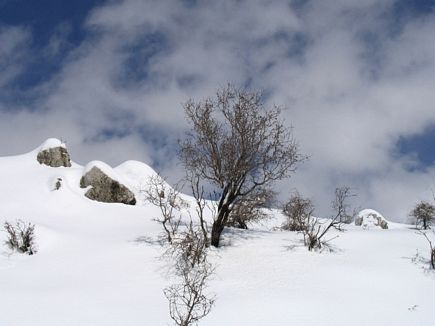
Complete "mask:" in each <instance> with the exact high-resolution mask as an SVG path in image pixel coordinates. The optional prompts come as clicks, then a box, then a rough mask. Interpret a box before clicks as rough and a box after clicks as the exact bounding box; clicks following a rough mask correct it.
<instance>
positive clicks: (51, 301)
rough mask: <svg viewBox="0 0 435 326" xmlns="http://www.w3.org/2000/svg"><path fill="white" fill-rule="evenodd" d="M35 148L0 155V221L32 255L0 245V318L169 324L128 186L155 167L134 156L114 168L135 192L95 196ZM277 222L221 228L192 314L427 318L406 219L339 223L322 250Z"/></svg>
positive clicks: (73, 172)
mask: <svg viewBox="0 0 435 326" xmlns="http://www.w3.org/2000/svg"><path fill="white" fill-rule="evenodd" d="M36 153H37V150H35V151H32V152H30V153H28V154H25V155H21V156H15V157H3V158H0V180H1V182H0V200H1V203H0V222H1V223H3V222H4V221H6V220H8V221H14V220H15V219H22V220H25V221H29V222H32V223H35V224H36V233H37V244H38V252H37V254H36V255H33V256H27V255H21V254H16V253H15V254H10V251H9V250H8V249H7V248H6V247H5V246H1V247H0V252H2V255H0V312H1V313H0V325H5V326H9V325H11V326H21V325H26V326H27V325H32V326H50V325H56V326H57V325H63V326H69V325H77V326H86V325H104V326H109V325H113V326H115V325H116V326H118V325H128V326H130V325H132V326H134V325H152V326H154V325H156V326H160V325H162V326H163V325H168V324H170V319H169V315H168V310H167V308H168V305H167V302H166V299H165V298H164V296H163V293H162V289H163V288H164V287H165V286H166V285H167V284H168V283H170V281H171V280H168V279H167V278H166V274H165V272H166V269H165V263H164V262H163V261H162V260H159V259H158V257H159V255H160V250H161V249H160V248H159V246H158V245H155V244H154V245H153V244H150V243H149V242H145V241H143V239H144V238H151V239H152V238H155V237H156V236H157V235H158V234H159V232H160V229H159V225H158V224H157V223H156V222H154V221H153V218H154V217H155V216H157V213H158V212H157V211H156V209H155V208H153V207H151V206H148V205H146V204H145V203H144V202H143V200H141V193H140V190H141V189H142V188H143V186H144V184H146V180H147V177H148V176H150V175H153V174H154V173H155V172H154V171H153V170H152V169H151V168H150V167H148V166H147V165H145V164H143V163H140V162H134V161H128V162H126V163H124V164H121V165H120V166H118V167H116V168H114V169H113V171H114V172H115V173H116V174H117V176H118V177H119V178H122V180H125V182H127V183H128V185H129V186H130V187H131V189H132V191H133V192H134V193H135V196H136V198H138V199H139V200H138V204H137V205H136V206H129V205H123V204H105V203H99V202H95V201H92V200H89V199H87V198H86V197H85V196H84V195H83V194H84V191H85V189H80V187H79V180H80V177H81V175H82V174H83V170H84V168H83V167H82V166H80V165H78V164H74V163H73V164H72V167H71V168H63V167H61V168H51V167H47V166H44V165H40V164H39V163H38V162H37V161H36ZM58 178H61V179H62V186H61V188H60V189H59V190H57V191H56V190H54V188H55V187H54V185H55V182H56V180H57V179H58ZM278 224H279V222H276V223H275V224H274V223H273V221H269V222H268V223H267V226H261V225H259V226H257V227H255V226H254V227H253V229H252V230H248V231H240V230H229V231H228V232H226V233H225V239H224V241H223V243H225V244H226V246H225V247H222V248H220V249H214V250H213V251H212V256H213V257H212V258H213V261H214V262H215V263H216V265H217V270H216V275H215V277H214V279H213V281H212V282H211V288H210V290H211V291H212V292H214V293H215V294H216V297H217V301H216V305H215V307H214V308H213V310H212V312H211V313H210V315H209V316H207V317H206V318H205V319H204V320H203V322H202V325H210V326H214V325H228V326H230V325H234V326H243V325H250V326H253V325H262V326H263V325H434V324H435V303H434V296H435V274H434V273H432V272H428V271H427V270H425V269H424V268H422V267H423V266H424V265H422V264H421V263H418V260H417V261H415V259H413V258H414V257H415V255H416V252H417V250H418V252H419V253H420V255H426V252H427V244H426V242H425V240H424V238H422V237H421V236H419V235H417V234H416V233H415V232H414V230H411V229H409V228H408V227H407V226H405V225H397V224H394V225H393V226H392V227H391V228H390V229H388V230H378V229H369V230H364V229H362V228H360V227H357V226H348V230H347V231H346V232H344V233H341V234H340V236H339V238H337V239H335V240H334V241H333V242H332V244H333V249H334V251H333V252H323V253H312V252H308V251H307V250H306V249H305V248H304V247H302V244H301V235H300V234H297V233H291V232H282V231H271V230H272V228H273V226H277V225H278ZM5 238H6V234H5V233H4V232H1V233H0V240H1V241H2V242H3V240H4V239H5Z"/></svg>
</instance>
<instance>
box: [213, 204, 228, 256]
mask: <svg viewBox="0 0 435 326" xmlns="http://www.w3.org/2000/svg"><path fill="white" fill-rule="evenodd" d="M229 214H230V210H229V209H228V207H227V206H223V207H222V208H221V210H220V211H218V215H217V218H216V220H215V221H214V222H213V226H212V228H211V245H212V246H213V247H216V248H217V247H219V242H220V239H221V234H222V231H223V230H224V227H225V222H226V221H227V219H228V215H229Z"/></svg>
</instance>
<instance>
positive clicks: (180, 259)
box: [163, 223, 215, 326]
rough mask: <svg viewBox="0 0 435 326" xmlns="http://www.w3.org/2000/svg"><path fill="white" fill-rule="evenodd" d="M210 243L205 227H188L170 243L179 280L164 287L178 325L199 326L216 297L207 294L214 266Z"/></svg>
mask: <svg viewBox="0 0 435 326" xmlns="http://www.w3.org/2000/svg"><path fill="white" fill-rule="evenodd" d="M207 250H208V248H207V244H206V240H205V239H204V237H203V233H202V230H200V229H197V228H195V227H194V226H193V224H192V223H190V225H189V227H188V228H187V229H186V230H185V231H184V232H182V233H179V234H177V237H176V238H174V240H173V241H172V243H171V246H170V249H169V253H170V255H171V256H172V257H173V258H174V262H175V263H174V270H175V273H174V274H175V276H177V277H178V282H177V283H175V284H172V285H170V286H169V287H167V288H165V289H164V290H163V292H164V294H165V296H166V298H167V299H168V301H169V313H170V316H171V318H172V320H173V321H174V323H175V325H178V326H189V325H196V324H197V323H198V322H199V320H200V319H202V318H203V317H205V316H206V315H207V314H208V313H209V312H210V310H211V308H212V306H213V304H214V301H215V298H214V296H213V295H210V294H208V293H207V285H208V280H209V278H210V277H211V276H212V275H213V273H214V267H213V265H212V264H211V263H209V262H208V259H207V253H208V252H207Z"/></svg>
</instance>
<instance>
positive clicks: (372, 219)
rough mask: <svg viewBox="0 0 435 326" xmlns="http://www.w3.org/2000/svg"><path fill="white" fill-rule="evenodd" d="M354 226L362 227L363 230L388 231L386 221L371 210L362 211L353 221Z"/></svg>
mask: <svg viewBox="0 0 435 326" xmlns="http://www.w3.org/2000/svg"><path fill="white" fill-rule="evenodd" d="M355 225H358V226H362V227H363V228H364V229H371V228H380V229H388V221H387V220H386V219H385V218H384V217H383V216H382V215H381V214H380V213H379V212H377V211H375V210H373V209H364V210H362V211H361V212H359V213H358V217H357V218H356V219H355Z"/></svg>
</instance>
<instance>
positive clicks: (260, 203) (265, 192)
mask: <svg viewBox="0 0 435 326" xmlns="http://www.w3.org/2000/svg"><path fill="white" fill-rule="evenodd" d="M275 197H276V193H275V192H274V191H272V190H270V189H257V190H256V191H253V192H251V193H250V194H248V195H246V197H245V198H243V200H240V201H238V202H237V203H235V204H234V207H233V208H232V210H231V213H230V215H229V216H228V220H227V222H226V223H225V226H229V227H235V228H239V229H245V230H246V229H248V223H249V222H256V221H260V220H263V219H266V218H268V217H269V214H267V210H266V209H267V208H268V207H271V206H272V205H273V203H274V202H275Z"/></svg>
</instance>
